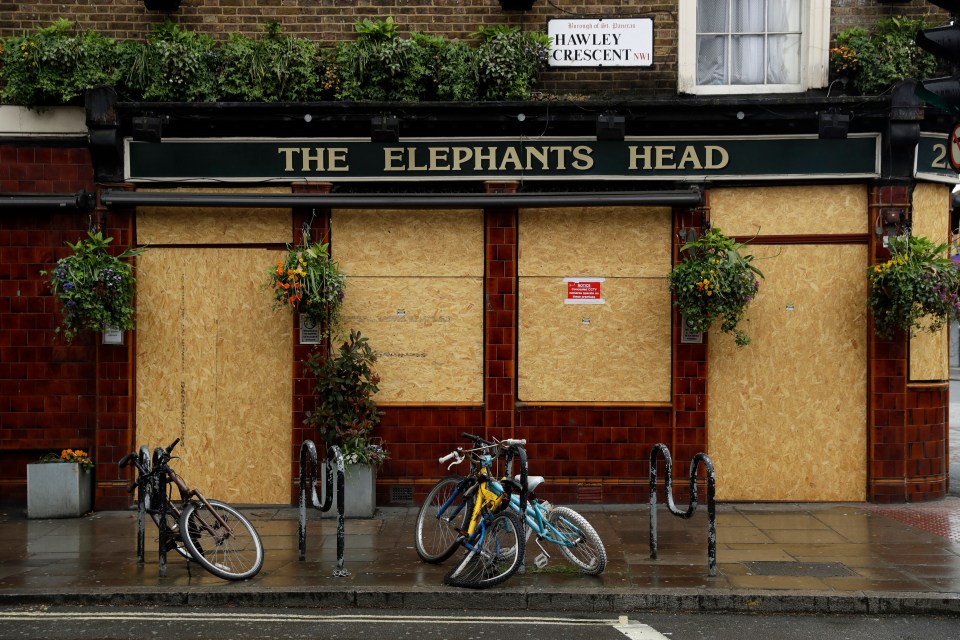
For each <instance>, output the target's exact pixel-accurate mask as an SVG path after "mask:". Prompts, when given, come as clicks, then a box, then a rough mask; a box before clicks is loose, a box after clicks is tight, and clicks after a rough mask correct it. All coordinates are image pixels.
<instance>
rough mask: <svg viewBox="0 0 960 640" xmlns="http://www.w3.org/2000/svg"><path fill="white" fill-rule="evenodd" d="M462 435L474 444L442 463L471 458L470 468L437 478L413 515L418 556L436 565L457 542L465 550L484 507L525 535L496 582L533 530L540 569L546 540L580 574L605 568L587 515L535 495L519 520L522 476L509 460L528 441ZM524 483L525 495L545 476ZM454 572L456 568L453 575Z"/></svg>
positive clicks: (604, 558)
mask: <svg viewBox="0 0 960 640" xmlns="http://www.w3.org/2000/svg"><path fill="white" fill-rule="evenodd" d="M463 436H464V437H465V438H467V439H469V440H471V441H472V442H473V446H472V447H470V448H467V449H464V448H462V447H458V448H457V449H456V450H454V451H452V452H451V453H449V454H447V455H445V456H443V457H442V458H440V462H441V463H446V462H449V461H452V462H450V464H449V466H448V468H452V467H454V466H456V465H458V464H460V463H462V462H464V461H466V460H469V462H470V470H469V472H468V473H467V474H466V475H464V476H450V477H447V478H443V479H442V480H440V481H439V482H437V484H435V485H434V486H433V487H432V488H431V489H430V492H429V493H428V494H427V497H426V499H425V500H424V502H423V504H422V505H421V507H420V511H419V513H418V514H417V521H416V531H415V546H416V549H417V555H419V556H420V559H421V560H423V561H424V562H428V563H431V564H438V563H441V562H443V561H445V560H447V559H448V558H450V557H451V556H452V555H453V554H454V553H455V552H456V550H457V548H458V547H459V546H461V545H463V546H467V547H468V549H469V545H470V537H471V536H472V535H474V531H475V529H472V528H471V527H474V526H475V524H476V522H475V521H476V518H477V514H478V513H482V512H483V511H484V509H486V510H487V511H488V512H490V513H491V516H492V515H508V516H512V518H507V519H505V520H504V521H502V522H501V525H502V526H503V527H504V528H509V527H517V526H518V525H519V526H520V527H522V528H523V529H526V533H525V534H523V533H519V534H518V535H517V536H516V537H517V538H518V543H517V546H518V548H519V549H520V551H519V552H518V553H517V556H518V561H517V563H516V564H517V565H518V566H517V567H514V568H513V570H512V571H510V573H508V574H507V575H505V576H503V577H502V578H501V579H500V580H499V581H498V582H497V583H496V584H499V582H502V581H503V580H506V578H507V577H509V576H510V575H512V573H513V572H514V571H516V570H517V569H518V568H519V565H520V564H522V555H523V546H524V543H525V542H526V538H528V537H530V536H531V534H536V537H535V538H534V540H535V541H536V544H537V545H538V546H539V547H540V550H541V553H540V554H539V555H538V556H537V557H536V559H535V560H534V564H535V565H536V566H537V567H538V568H542V567H544V566H546V565H547V564H548V563H549V561H550V557H551V556H550V554H549V553H548V552H547V549H546V548H545V547H544V546H543V544H542V542H543V541H546V542H549V543H551V544H554V545H556V546H557V547H559V549H560V551H561V553H562V554H563V556H564V557H566V558H567V560H569V561H570V562H571V563H573V564H574V565H575V566H576V567H577V568H578V569H580V570H581V571H582V572H583V573H585V574H588V575H599V574H600V573H602V572H603V570H604V569H605V568H606V566H607V553H606V549H605V548H604V546H603V542H602V541H601V540H600V536H599V535H598V534H597V532H596V530H595V529H594V528H593V526H592V525H591V524H590V523H589V522H587V519H586V518H584V517H583V516H582V515H580V514H579V513H577V512H576V511H574V510H573V509H570V508H568V507H555V506H553V505H551V504H550V503H549V502H547V501H546V500H540V499H537V498H535V497H534V498H532V499H529V500H527V501H526V505H524V509H523V512H524V514H525V516H526V517H525V519H524V522H523V523H521V522H520V519H519V513H520V512H521V499H522V495H521V494H522V489H523V485H522V480H523V478H522V477H521V476H519V475H518V476H515V477H511V464H512V460H513V459H514V458H515V457H516V454H517V453H520V448H521V447H522V446H523V445H525V444H526V441H524V440H499V441H498V440H494V441H492V442H491V441H486V440H484V439H482V438H479V437H477V436H474V435H471V434H469V433H464V434H463ZM499 457H503V458H505V460H506V465H505V466H506V472H505V474H504V475H503V477H501V478H499V479H496V478H494V477H493V474H492V471H491V470H492V467H493V464H494V461H495V460H496V459H497V458H499ZM526 481H527V485H526V488H527V492H526V493H527V495H532V494H533V493H534V491H535V490H536V488H537V487H538V486H540V485H541V484H542V483H543V481H544V479H543V477H542V476H531V477H528V478H526ZM478 494H479V496H480V497H479V501H480V504H479V505H478V503H477V501H478ZM524 525H525V526H524ZM508 535H510V532H509V529H508V530H507V531H506V532H503V533H501V536H502V537H503V536H508ZM501 546H503V547H505V546H506V545H501ZM500 553H501V555H509V551H507V552H504V551H502V550H501V552H500ZM467 555H469V553H468V554H467ZM461 564H462V563H461ZM458 566H459V565H458ZM455 571H456V568H455V569H454V570H453V571H451V573H454V572H455ZM445 582H447V583H448V584H456V578H454V581H453V582H452V581H451V574H447V577H446V578H445ZM457 586H476V585H459V584H458V585H457ZM483 586H490V585H483Z"/></svg>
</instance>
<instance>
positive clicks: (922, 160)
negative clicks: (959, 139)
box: [913, 133, 960, 184]
mask: <svg viewBox="0 0 960 640" xmlns="http://www.w3.org/2000/svg"><path fill="white" fill-rule="evenodd" d="M949 137H950V134H949V133H921V134H920V142H919V143H917V156H916V162H917V164H916V167H915V168H914V171H913V175H914V177H915V178H917V179H920V180H929V181H931V182H946V183H948V184H960V175H957V172H956V171H954V170H953V167H951V166H950V160H949V158H948V156H947V142H948V140H949Z"/></svg>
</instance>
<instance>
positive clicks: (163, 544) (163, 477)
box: [140, 447, 190, 578]
mask: <svg viewBox="0 0 960 640" xmlns="http://www.w3.org/2000/svg"><path fill="white" fill-rule="evenodd" d="M145 449H146V447H141V449H140V455H141V456H142V455H144V453H145ZM166 453H167V452H166V450H165V449H164V448H163V447H157V448H156V449H154V450H153V466H154V467H156V466H159V465H160V464H161V461H162V460H163V456H164V455H166ZM150 468H152V467H150ZM169 484H170V483H169V482H167V474H165V473H163V474H160V480H159V482H158V486H157V487H151V488H150V489H148V491H147V494H148V495H150V494H151V493H152V494H153V495H157V496H165V495H167V494H168V489H167V487H168V486H169ZM154 489H156V491H154ZM157 529H159V530H160V533H159V534H158V535H157V541H158V546H159V555H158V556H157V564H158V565H159V566H158V567H157V573H158V574H159V575H160V577H161V578H163V577H166V575H167V541H168V540H169V539H170V527H168V526H167V514H166V513H161V514H160V522H158V523H157ZM189 567H190V565H189V564H188V565H187V570H188V571H189V570H190V569H189Z"/></svg>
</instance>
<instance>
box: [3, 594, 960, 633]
mask: <svg viewBox="0 0 960 640" xmlns="http://www.w3.org/2000/svg"><path fill="white" fill-rule="evenodd" d="M477 598H478V604H479V603H481V602H482V598H483V594H482V593H478V594H477ZM958 625H960V620H958V619H957V618H951V617H942V616H903V615H889V616H877V615H858V616H856V615H843V616H824V615H819V616H814V615H734V614H702V613H646V612H637V613H634V614H631V615H627V616H617V615H609V614H608V615H596V616H591V615H577V616H574V615H564V614H562V613H558V614H553V613H548V612H543V613H526V614H512V613H511V614H503V613H498V612H494V611H484V610H482V609H481V610H478V611H439V610H438V611H407V612H400V613H398V612H397V611H395V610H390V611H375V610H349V611H347V610H337V609H332V610H318V609H293V608H291V609H283V608H276V609H221V608H214V607H205V608H202V609H183V608H177V609H170V608H149V609H145V608H134V607H131V608H116V607H114V608H98V607H42V608H39V607H38V608H19V609H15V608H0V639H3V640H6V639H13V638H18V639H23V640H33V639H36V640H39V639H43V640H47V639H48V638H54V637H67V638H71V639H77V640H82V639H92V638H98V639H114V638H138V639H142V638H157V637H165V638H192V639H203V638H211V639H216V640H230V639H231V638H243V639H245V640H246V639H255V638H264V639H266V638H285V639H290V640H306V639H307V638H311V639H318V640H349V639H352V638H358V639H361V638H376V639H386V638H389V639H401V640H403V639H407V638H409V639H412V640H454V639H455V640H460V639H463V640H467V639H470V640H502V639H503V638H523V639H525V640H558V639H560V640H706V639H709V640H760V639H763V640H769V639H770V638H776V639H777V640H809V639H810V638H831V639H832V640H841V639H842V640H912V639H916V640H929V639H930V638H955V637H957V636H956V631H957V629H958Z"/></svg>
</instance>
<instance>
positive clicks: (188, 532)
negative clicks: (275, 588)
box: [180, 500, 263, 580]
mask: <svg viewBox="0 0 960 640" xmlns="http://www.w3.org/2000/svg"><path fill="white" fill-rule="evenodd" d="M207 502H208V503H209V505H210V507H211V508H212V509H213V510H215V511H216V513H217V515H218V516H220V518H221V519H223V521H224V522H226V523H227V526H229V527H230V533H229V534H228V533H227V530H226V529H224V528H223V526H222V525H221V524H220V522H218V521H217V519H216V518H215V517H214V515H213V513H211V511H210V509H207V506H206V505H204V504H203V503H202V502H197V501H191V502H190V504H189V505H187V507H186V508H185V509H184V510H183V513H182V514H181V515H180V535H181V536H182V537H183V542H184V545H185V546H186V547H187V550H188V551H189V552H190V555H191V556H192V559H193V560H195V561H196V562H197V563H198V564H200V565H201V566H202V567H203V568H204V569H206V570H207V571H209V572H210V573H212V574H213V575H215V576H217V577H218V578H223V579H224V580H243V579H245V578H252V577H253V576H255V575H256V574H257V572H258V571H260V567H262V566H263V543H262V542H260V536H259V535H258V534H257V531H256V529H254V528H253V525H252V524H250V521H249V520H247V518H246V517H245V516H244V515H243V514H242V513H240V512H239V511H237V510H236V509H234V508H233V507H231V506H230V505H228V504H224V503H223V502H220V501H219V500H208V501H207Z"/></svg>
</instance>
